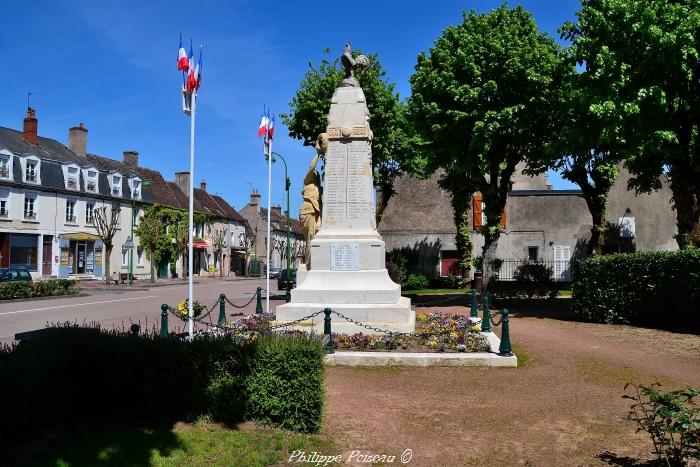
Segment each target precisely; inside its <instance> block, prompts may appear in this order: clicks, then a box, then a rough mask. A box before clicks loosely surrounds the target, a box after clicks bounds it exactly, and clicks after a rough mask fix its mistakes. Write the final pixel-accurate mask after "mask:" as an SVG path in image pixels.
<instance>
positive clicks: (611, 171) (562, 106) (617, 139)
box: [529, 25, 624, 256]
mask: <svg viewBox="0 0 700 467" xmlns="http://www.w3.org/2000/svg"><path fill="white" fill-rule="evenodd" d="M570 27H571V26H570V25H565V26H564V27H562V29H561V30H560V32H562V37H564V38H570V34H569V32H568V31H569V30H570ZM562 60H564V61H565V65H566V66H567V67H568V71H569V74H568V75H567V77H566V79H565V81H564V83H563V85H562V86H561V88H560V91H561V92H560V93H559V99H558V100H557V102H558V107H559V110H558V112H557V114H558V117H557V120H558V121H559V122H560V123H561V126H560V127H559V133H558V138H556V139H555V140H554V141H553V142H552V144H551V145H550V146H549V148H548V150H547V151H546V152H543V153H541V156H542V161H541V164H539V165H538V164H537V162H536V161H535V159H536V155H535V157H534V158H533V160H532V162H531V165H530V170H529V172H530V173H532V172H533V171H534V172H540V171H544V170H545V169H548V168H553V169H556V170H558V171H560V172H561V174H562V177H563V178H564V179H566V180H569V181H571V182H572V183H575V184H576V185H578V186H579V187H580V188H581V192H582V194H583V198H584V200H585V201H586V205H587V206H588V210H589V212H590V214H591V221H592V224H593V226H592V228H591V238H590V241H589V243H588V254H589V255H594V256H595V255H601V254H602V253H603V246H604V245H605V234H606V231H607V228H608V222H607V213H606V208H607V202H608V192H609V191H610V188H612V185H613V183H615V179H616V178H617V175H618V173H619V170H618V163H619V162H620V160H621V158H622V154H621V150H620V147H621V145H622V144H623V142H624V136H623V135H622V130H621V129H622V118H621V116H620V115H619V114H618V113H616V112H612V113H611V112H609V109H610V108H611V106H614V105H615V104H614V100H615V98H616V89H618V88H619V83H617V82H614V81H611V80H610V79H609V77H608V76H606V75H601V74H600V73H598V65H597V64H596V62H595V61H594V60H588V59H587V58H586V54H585V49H584V48H583V47H581V44H580V41H578V40H575V41H574V43H573V44H572V46H571V47H568V48H567V49H566V50H565V54H564V55H563V56H562ZM575 64H579V65H580V66H581V67H583V70H582V71H581V72H578V71H576V69H575V68H574V65H575Z"/></svg>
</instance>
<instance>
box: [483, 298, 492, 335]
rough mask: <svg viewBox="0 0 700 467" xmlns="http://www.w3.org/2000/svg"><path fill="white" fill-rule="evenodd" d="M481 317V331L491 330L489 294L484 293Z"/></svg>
mask: <svg viewBox="0 0 700 467" xmlns="http://www.w3.org/2000/svg"><path fill="white" fill-rule="evenodd" d="M482 307H483V317H482V318H481V332H491V312H490V311H489V296H488V295H486V294H484V300H483V303H482Z"/></svg>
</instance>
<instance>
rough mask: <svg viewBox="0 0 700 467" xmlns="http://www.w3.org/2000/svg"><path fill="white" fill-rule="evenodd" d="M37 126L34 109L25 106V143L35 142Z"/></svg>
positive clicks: (37, 121)
mask: <svg viewBox="0 0 700 467" xmlns="http://www.w3.org/2000/svg"><path fill="white" fill-rule="evenodd" d="M38 127H39V120H37V119H36V115H35V113H34V109H32V108H31V107H27V116H26V117H24V132H23V133H24V139H25V141H27V143H30V144H36V143H37V138H36V136H37V129H38Z"/></svg>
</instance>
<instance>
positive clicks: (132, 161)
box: [123, 151, 139, 168]
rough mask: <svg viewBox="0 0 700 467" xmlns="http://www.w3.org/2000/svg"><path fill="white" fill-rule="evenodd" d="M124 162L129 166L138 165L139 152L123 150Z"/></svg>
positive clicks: (134, 166)
mask: <svg viewBox="0 0 700 467" xmlns="http://www.w3.org/2000/svg"><path fill="white" fill-rule="evenodd" d="M123 161H124V163H125V164H126V165H128V166H129V167H133V168H136V167H138V166H139V152H138V151H124V159H123Z"/></svg>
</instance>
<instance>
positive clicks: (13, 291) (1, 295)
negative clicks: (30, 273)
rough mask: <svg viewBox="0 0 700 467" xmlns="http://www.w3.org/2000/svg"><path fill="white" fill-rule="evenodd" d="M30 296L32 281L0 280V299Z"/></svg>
mask: <svg viewBox="0 0 700 467" xmlns="http://www.w3.org/2000/svg"><path fill="white" fill-rule="evenodd" d="M30 297H32V283H31V282H28V281H8V282H0V300H11V299H16V298H30Z"/></svg>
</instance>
